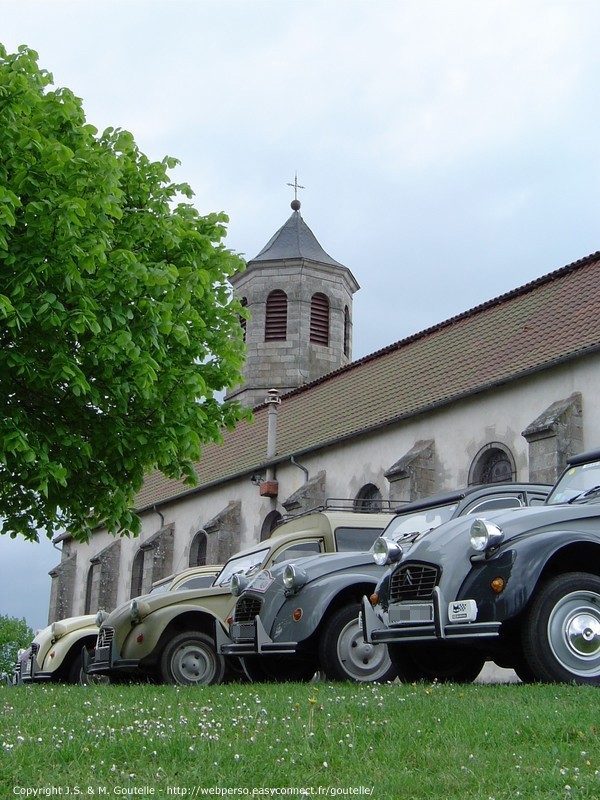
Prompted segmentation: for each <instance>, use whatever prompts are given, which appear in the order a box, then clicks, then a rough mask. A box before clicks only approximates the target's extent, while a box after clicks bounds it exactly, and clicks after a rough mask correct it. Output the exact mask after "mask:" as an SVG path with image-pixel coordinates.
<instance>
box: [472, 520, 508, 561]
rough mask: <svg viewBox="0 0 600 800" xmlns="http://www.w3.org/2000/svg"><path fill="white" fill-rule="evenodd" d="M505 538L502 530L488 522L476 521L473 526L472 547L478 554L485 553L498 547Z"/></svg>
mask: <svg viewBox="0 0 600 800" xmlns="http://www.w3.org/2000/svg"><path fill="white" fill-rule="evenodd" d="M503 538H504V532H503V531H502V528H499V527H498V526H497V525H494V523H493V522H487V521H486V520H485V519H476V520H475V522H474V523H473V524H472V525H471V547H472V548H473V550H476V551H477V552H478V553H484V552H485V551H486V550H489V549H490V548H491V547H497V546H498V545H499V544H500V542H501V541H502V539H503Z"/></svg>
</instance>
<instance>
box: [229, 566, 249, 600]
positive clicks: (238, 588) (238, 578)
mask: <svg viewBox="0 0 600 800" xmlns="http://www.w3.org/2000/svg"><path fill="white" fill-rule="evenodd" d="M248 583H249V581H248V578H247V577H246V576H245V575H244V574H242V573H241V572H234V574H233V575H232V576H231V581H230V583H229V591H230V592H231V594H232V595H233V596H234V597H239V596H240V595H241V593H242V592H243V591H244V589H245V588H246V586H248Z"/></svg>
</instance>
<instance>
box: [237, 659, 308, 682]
mask: <svg viewBox="0 0 600 800" xmlns="http://www.w3.org/2000/svg"><path fill="white" fill-rule="evenodd" d="M240 661H241V662H242V667H243V668H244V672H245V673H246V675H247V676H248V678H249V680H251V681H252V682H253V683H286V682H287V683H290V682H298V683H308V681H310V680H312V678H313V676H314V674H315V672H316V671H317V667H316V665H315V664H314V663H313V662H312V661H302V660H300V659H298V658H297V657H295V656H250V657H249V658H241V659H240Z"/></svg>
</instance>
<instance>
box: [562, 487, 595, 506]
mask: <svg viewBox="0 0 600 800" xmlns="http://www.w3.org/2000/svg"><path fill="white" fill-rule="evenodd" d="M598 493H600V486H591V487H590V488H589V489H586V490H585V492H579V494H576V495H575V497H572V498H571V499H570V500H569V501H568V502H569V503H575V502H576V501H577V500H583V499H584V498H585V497H591V496H592V495H593V494H598Z"/></svg>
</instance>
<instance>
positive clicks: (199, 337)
mask: <svg viewBox="0 0 600 800" xmlns="http://www.w3.org/2000/svg"><path fill="white" fill-rule="evenodd" d="M37 60H38V56H37V54H36V53H35V52H34V51H32V50H29V49H27V48H25V47H21V48H20V49H19V52H18V53H16V54H14V55H9V54H7V52H6V50H5V48H3V47H2V46H1V45H0V403H1V409H0V515H1V516H2V517H3V518H4V520H5V522H4V530H3V532H5V533H10V535H11V536H16V535H18V534H23V535H24V536H25V537H27V538H36V534H35V531H36V529H43V530H45V531H46V534H47V536H49V537H51V536H53V535H54V533H55V532H56V530H57V529H59V528H68V529H69V531H70V533H72V534H73V536H74V537H75V538H77V539H80V540H85V539H87V538H88V537H89V534H90V531H91V530H92V528H93V527H94V526H96V525H98V524H102V525H105V526H106V527H107V528H108V529H109V530H110V531H111V532H121V533H123V532H125V533H129V532H133V533H136V532H137V531H138V530H139V520H138V518H137V516H136V515H135V514H134V513H133V511H132V510H131V508H132V505H133V501H134V497H135V494H136V492H137V491H138V490H139V489H140V487H141V485H142V482H143V478H144V475H145V474H146V473H148V472H149V471H152V470H155V469H158V470H161V471H162V472H164V473H165V474H166V475H167V476H169V477H173V478H179V477H182V476H186V479H187V481H188V482H193V481H194V479H195V478H196V473H195V471H194V466H193V462H194V461H196V460H197V459H198V458H199V457H200V454H201V447H202V445H203V444H204V443H207V442H218V441H219V440H220V437H221V431H222V430H223V428H224V427H232V426H233V425H235V423H236V421H237V420H238V419H240V417H241V416H242V414H243V413H244V412H243V411H242V410H241V409H240V408H239V407H238V406H237V405H236V404H227V403H223V402H221V401H220V400H219V399H218V393H219V392H220V391H221V390H223V389H224V388H227V387H230V386H233V385H234V384H235V383H237V382H238V381H239V380H240V370H241V366H242V363H243V351H244V347H243V341H242V335H241V327H240V325H239V317H240V315H241V314H243V311H242V309H241V307H240V305H239V304H238V302H237V301H235V300H234V299H232V296H231V293H230V288H229V284H228V282H227V278H228V276H230V275H232V274H233V273H235V272H237V271H239V270H240V269H242V268H243V262H242V259H241V258H240V257H239V256H237V255H235V254H233V253H232V252H231V251H229V250H227V249H225V247H224V246H223V244H222V239H223V238H224V237H225V233H226V231H225V223H226V222H227V221H228V219H227V217H226V216H225V215H224V214H222V213H221V214H208V215H207V216H201V215H200V214H199V213H198V212H197V211H196V209H194V207H193V206H192V205H191V204H190V203H189V202H186V200H189V199H190V198H191V196H192V191H191V189H190V187H189V186H188V185H187V184H176V183H172V182H171V181H170V179H169V177H168V170H169V169H172V168H173V167H174V166H175V165H176V164H177V162H176V161H175V160H174V159H172V158H165V159H164V160H163V161H161V162H152V161H150V160H149V159H148V158H147V157H146V156H145V155H144V154H143V153H141V152H140V151H139V149H138V147H137V145H136V143H135V141H134V139H133V137H132V135H131V134H130V133H128V132H127V131H124V130H120V129H114V128H108V129H107V130H105V131H104V132H103V133H102V134H98V131H97V130H96V129H95V128H94V127H93V126H92V125H89V124H87V123H86V119H85V116H84V112H83V110H82V106H81V101H80V100H79V99H78V98H77V97H75V96H74V95H73V94H72V92H71V91H69V90H68V89H62V88H57V89H54V90H51V88H50V87H51V85H52V76H51V75H50V74H49V73H48V72H46V71H44V70H42V69H40V68H39V67H38V64H37ZM215 395H217V396H215Z"/></svg>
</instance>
